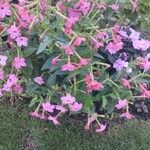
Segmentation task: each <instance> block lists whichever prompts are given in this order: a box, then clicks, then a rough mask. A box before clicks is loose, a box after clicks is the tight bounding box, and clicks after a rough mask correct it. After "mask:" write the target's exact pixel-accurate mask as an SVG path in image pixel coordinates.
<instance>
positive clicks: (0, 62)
mask: <svg viewBox="0 0 150 150" xmlns="http://www.w3.org/2000/svg"><path fill="white" fill-rule="evenodd" d="M7 59H8V57H7V56H3V55H0V65H2V66H5V65H6V61H7Z"/></svg>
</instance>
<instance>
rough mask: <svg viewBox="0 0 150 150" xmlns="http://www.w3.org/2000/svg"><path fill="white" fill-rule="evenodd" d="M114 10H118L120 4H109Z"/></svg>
mask: <svg viewBox="0 0 150 150" xmlns="http://www.w3.org/2000/svg"><path fill="white" fill-rule="evenodd" d="M109 7H110V8H111V9H112V10H114V11H117V10H118V9H119V5H118V4H112V5H110V6H109Z"/></svg>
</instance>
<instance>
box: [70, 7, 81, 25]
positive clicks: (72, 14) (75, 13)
mask: <svg viewBox="0 0 150 150" xmlns="http://www.w3.org/2000/svg"><path fill="white" fill-rule="evenodd" d="M81 15H82V14H81V11H79V10H76V9H73V8H68V18H76V22H77V21H79V19H80V17H81Z"/></svg>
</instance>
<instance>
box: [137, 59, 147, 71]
mask: <svg viewBox="0 0 150 150" xmlns="http://www.w3.org/2000/svg"><path fill="white" fill-rule="evenodd" d="M137 65H138V66H139V67H140V68H141V69H144V71H145V72H148V71H149V70H150V61H149V59H148V58H143V57H138V58H137Z"/></svg>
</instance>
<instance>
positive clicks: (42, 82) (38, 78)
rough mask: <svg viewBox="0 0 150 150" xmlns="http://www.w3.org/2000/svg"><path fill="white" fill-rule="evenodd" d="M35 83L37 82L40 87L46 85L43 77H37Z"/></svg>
mask: <svg viewBox="0 0 150 150" xmlns="http://www.w3.org/2000/svg"><path fill="white" fill-rule="evenodd" d="M34 82H36V83H37V84H39V85H42V84H44V81H43V78H42V77H41V76H38V77H35V78H34Z"/></svg>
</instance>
